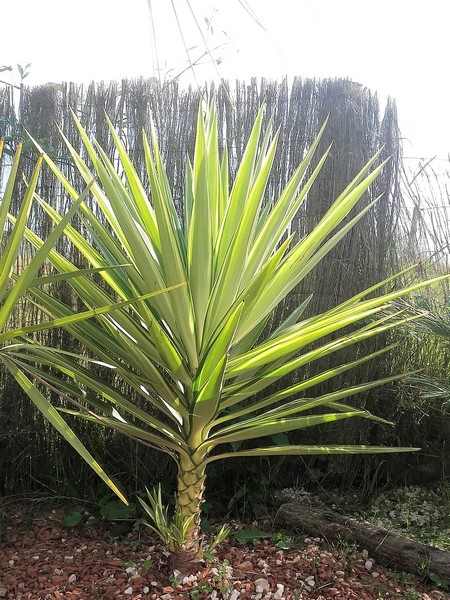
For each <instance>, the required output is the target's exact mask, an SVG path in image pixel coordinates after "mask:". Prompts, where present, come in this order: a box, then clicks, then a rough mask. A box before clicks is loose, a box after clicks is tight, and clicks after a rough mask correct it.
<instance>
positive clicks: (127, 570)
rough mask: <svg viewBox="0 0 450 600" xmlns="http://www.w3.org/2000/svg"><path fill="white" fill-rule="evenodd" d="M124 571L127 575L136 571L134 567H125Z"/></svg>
mask: <svg viewBox="0 0 450 600" xmlns="http://www.w3.org/2000/svg"><path fill="white" fill-rule="evenodd" d="M125 572H126V573H128V574H129V575H133V574H134V573H136V567H127V568H126V569H125Z"/></svg>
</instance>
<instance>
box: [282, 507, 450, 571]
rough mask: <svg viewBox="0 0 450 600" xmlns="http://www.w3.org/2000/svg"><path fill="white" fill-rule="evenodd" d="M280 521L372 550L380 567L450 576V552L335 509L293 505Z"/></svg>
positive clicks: (313, 533) (287, 509)
mask: <svg viewBox="0 0 450 600" xmlns="http://www.w3.org/2000/svg"><path fill="white" fill-rule="evenodd" d="M277 522H279V523H282V524H285V525H290V526H291V527H292V526H293V527H296V528H299V529H301V530H302V531H304V532H305V533H308V534H309V535H315V536H321V537H323V538H325V539H326V540H327V541H328V542H337V541H349V542H353V543H356V544H357V545H358V546H360V547H361V548H365V549H366V550H368V552H369V554H370V556H371V557H373V558H374V559H375V560H376V561H378V562H379V563H380V564H382V565H384V566H386V567H389V568H390V569H395V570H398V571H406V572H408V573H414V574H416V575H420V576H428V575H429V574H430V573H434V574H435V575H437V576H439V577H440V578H442V579H447V578H448V577H450V552H445V551H444V550H439V549H438V548H435V547H434V546H427V545H426V544H422V543H421V542H416V541H414V540H411V539H409V538H406V537H403V536H401V535H398V534H396V533H392V532H390V531H388V530H387V529H381V528H380V527H376V526H375V525H372V524H371V523H368V522H367V521H362V520H359V519H355V518H352V517H348V516H345V515H340V514H338V513H336V512H334V511H332V510H328V509H323V508H312V507H311V506H306V505H302V504H298V503H293V502H289V503H287V504H284V505H283V506H281V508H280V510H279V511H278V515H277Z"/></svg>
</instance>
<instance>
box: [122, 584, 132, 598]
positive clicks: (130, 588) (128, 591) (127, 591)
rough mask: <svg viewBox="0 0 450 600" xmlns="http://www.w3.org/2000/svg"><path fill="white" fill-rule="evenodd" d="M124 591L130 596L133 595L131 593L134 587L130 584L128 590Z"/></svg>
mask: <svg viewBox="0 0 450 600" xmlns="http://www.w3.org/2000/svg"><path fill="white" fill-rule="evenodd" d="M123 593H124V594H127V595H128V596H131V594H132V593H133V588H132V587H131V586H130V587H127V589H126V590H124V592H123Z"/></svg>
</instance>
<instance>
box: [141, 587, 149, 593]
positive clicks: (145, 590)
mask: <svg viewBox="0 0 450 600" xmlns="http://www.w3.org/2000/svg"><path fill="white" fill-rule="evenodd" d="M142 591H143V593H144V594H148V593H149V591H150V588H149V587H148V585H144V587H143V588H142Z"/></svg>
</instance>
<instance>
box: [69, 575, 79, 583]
mask: <svg viewBox="0 0 450 600" xmlns="http://www.w3.org/2000/svg"><path fill="white" fill-rule="evenodd" d="M76 580H77V576H76V575H75V573H72V575H70V577H69V579H68V580H67V581H68V583H75V581H76Z"/></svg>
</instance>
